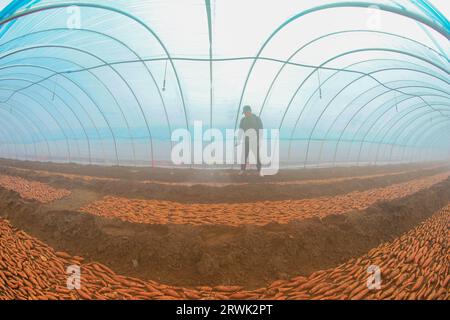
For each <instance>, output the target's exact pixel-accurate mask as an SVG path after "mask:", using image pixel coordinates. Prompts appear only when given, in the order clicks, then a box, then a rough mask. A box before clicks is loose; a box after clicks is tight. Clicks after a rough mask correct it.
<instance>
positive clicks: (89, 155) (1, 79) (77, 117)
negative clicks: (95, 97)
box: [0, 73, 92, 164]
mask: <svg viewBox="0 0 450 320" xmlns="http://www.w3.org/2000/svg"><path fill="white" fill-rule="evenodd" d="M20 75H25V76H28V75H30V74H29V73H12V74H8V76H20ZM2 81H24V82H28V83H30V82H33V81H31V80H28V79H24V78H7V79H4V78H2V77H1V76H0V82H2ZM37 86H39V87H40V88H43V89H45V90H47V91H48V92H50V93H52V94H54V96H55V97H57V98H58V99H59V100H60V101H61V102H62V104H63V105H65V106H66V108H67V109H69V110H70V112H71V113H72V114H73V116H74V117H75V119H76V120H77V121H78V123H79V124H80V127H81V130H82V132H83V134H84V136H85V137H86V142H87V147H88V157H89V164H91V163H92V154H91V141H90V139H89V136H88V134H87V131H86V128H85V126H84V124H83V122H82V121H81V119H80V118H79V116H78V114H77V113H76V112H75V111H74V110H73V109H72V107H70V106H69V104H68V103H67V102H66V101H65V100H64V99H62V98H61V96H60V95H59V94H57V93H56V92H52V90H50V89H49V88H47V87H46V86H44V85H42V84H37ZM42 98H43V99H44V100H45V102H46V99H45V97H44V96H42ZM54 109H55V110H58V108H54ZM58 112H59V110H58ZM61 115H62V118H63V120H64V122H66V124H67V125H68V126H69V129H70V131H71V132H72V135H73V137H74V138H75V139H76V144H77V146H78V148H77V149H78V154H79V156H81V153H80V149H79V143H78V139H77V138H78V137H77V136H76V135H75V131H74V129H73V128H72V126H70V125H69V121H67V119H66V118H65V117H64V116H63V115H64V113H63V112H61Z"/></svg>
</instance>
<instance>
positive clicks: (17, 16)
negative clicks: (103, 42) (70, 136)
mask: <svg viewBox="0 0 450 320" xmlns="http://www.w3.org/2000/svg"><path fill="white" fill-rule="evenodd" d="M71 6H77V7H86V8H93V9H100V10H105V11H110V12H114V13H117V14H119V15H122V16H124V17H126V18H129V19H131V20H133V21H135V22H137V23H138V24H139V25H141V26H142V27H143V28H144V29H146V30H147V32H149V33H150V34H151V35H152V36H153V37H154V38H155V39H156V40H157V42H158V43H159V45H160V46H161V48H162V49H163V51H164V52H165V54H166V55H167V58H168V59H169V62H170V65H171V67H172V69H173V72H174V74H175V78H176V81H177V84H178V90H179V93H180V98H181V101H182V104H183V110H184V115H185V121H186V128H187V129H188V130H189V120H188V112H187V107H186V102H185V98H184V94H183V89H182V87H181V82H180V78H179V75H178V71H177V69H176V67H175V64H174V63H173V59H172V56H171V55H170V53H169V51H168V50H167V47H166V46H165V44H164V43H163V42H162V40H161V38H160V37H159V36H158V35H157V34H156V33H155V32H154V31H153V29H151V28H150V27H149V26H148V25H147V24H146V23H144V22H143V21H142V20H141V19H139V18H137V17H135V16H133V15H131V14H129V13H127V12H125V11H123V10H120V9H117V8H113V7H109V6H105V5H99V4H92V3H79V2H68V3H62V4H52V5H46V6H41V7H35V8H32V9H29V10H27V11H24V12H20V13H18V14H15V15H12V16H10V17H8V18H6V19H4V20H1V21H0V26H2V25H4V24H6V23H8V22H10V21H13V20H16V19H20V18H22V17H25V16H28V15H32V14H35V13H38V12H43V11H48V10H54V9H61V8H67V7H71ZM152 156H153V155H152Z"/></svg>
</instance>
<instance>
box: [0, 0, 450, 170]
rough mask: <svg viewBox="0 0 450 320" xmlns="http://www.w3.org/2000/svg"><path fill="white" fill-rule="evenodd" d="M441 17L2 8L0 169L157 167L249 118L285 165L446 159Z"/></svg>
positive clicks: (411, 7)
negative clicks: (184, 132)
mask: <svg viewBox="0 0 450 320" xmlns="http://www.w3.org/2000/svg"><path fill="white" fill-rule="evenodd" d="M449 6H450V5H449V2H448V1H446V0H435V1H426V0H414V1H401V0H397V1H388V0H385V1H373V2H371V1H328V0H304V1H290V0H281V1H261V0H245V1H242V0H226V1H225V0H206V1H200V0H167V1H161V0H158V1H142V0H140V1H137V0H127V1H125V0H112V1H87V0H86V1H38V0H34V1H24V0H22V1H0V10H1V11H0V21H1V22H0V157H4V158H15V159H23V160H25V159H26V160H40V161H58V162H78V163H99V164H108V165H116V164H120V165H154V166H158V165H170V164H171V163H170V152H171V147H172V143H171V141H170V138H171V133H172V132H173V131H174V130H175V129H178V128H186V129H188V130H192V127H193V124H194V122H195V121H202V122H203V125H204V127H205V129H207V128H218V129H220V130H223V131H225V129H234V128H235V127H236V125H237V124H238V123H239V119H240V118H241V116H242V107H243V106H244V105H250V106H252V108H253V111H254V113H256V114H258V115H260V116H261V119H262V121H263V122H264V126H265V127H266V128H267V129H279V130H280V137H281V143H280V160H281V164H282V165H284V166H307V167H308V166H330V165H354V164H386V163H398V162H413V161H433V160H441V159H448V158H449V155H450V100H449V97H450V90H449V73H448V72H449V60H448V54H449V43H448V38H449V31H450V27H449V22H448V20H447V18H446V14H447V13H448V12H449Z"/></svg>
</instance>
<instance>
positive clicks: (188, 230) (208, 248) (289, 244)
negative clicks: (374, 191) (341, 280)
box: [0, 180, 450, 288]
mask: <svg viewBox="0 0 450 320" xmlns="http://www.w3.org/2000/svg"><path fill="white" fill-rule="evenodd" d="M449 186H450V181H449V180H446V181H445V182H443V183H440V184H438V185H435V186H433V187H432V188H430V189H427V190H422V191H420V192H418V193H416V194H414V195H412V196H409V197H406V198H402V199H397V200H394V201H391V202H389V203H378V204H375V205H373V206H371V207H370V208H368V209H367V210H365V211H361V212H351V213H348V214H343V215H339V216H328V217H326V218H324V219H321V220H320V219H307V220H303V221H299V222H292V223H289V224H286V225H280V224H269V225H266V226H263V227H257V226H241V227H227V226H217V225H210V226H189V225H142V224H133V223H127V222H122V221H118V220H111V219H106V218H102V217H96V216H92V215H89V214H83V213H78V212H72V211H48V210H47V207H45V206H41V205H39V204H38V203H35V202H29V201H24V200H22V199H20V198H19V196H18V195H17V194H15V193H13V192H8V191H5V190H2V191H1V192H0V212H1V216H3V217H6V218H7V219H8V220H9V221H11V223H12V224H13V225H14V226H15V227H18V228H21V229H23V230H25V231H26V232H28V233H30V234H31V235H33V236H35V237H37V238H39V239H41V240H43V241H45V242H46V243H48V244H49V245H51V246H52V247H54V248H55V249H56V250H64V251H67V252H69V253H70V254H72V255H77V256H83V257H85V258H86V260H87V261H99V262H101V263H103V264H106V265H107V266H109V267H111V268H112V269H114V270H115V271H116V272H118V273H120V274H123V275H129V276H135V277H139V278H141V279H152V280H155V281H160V282H163V283H166V284H172V285H181V286H197V285H223V284H225V285H228V284H234V285H241V286H244V287H246V288H256V287H262V286H264V285H266V284H268V283H270V282H272V281H274V280H279V279H290V278H293V277H295V276H299V275H308V274H311V273H312V272H314V271H316V270H321V269H326V268H330V267H334V266H337V265H338V264H340V263H343V262H345V261H346V260H348V259H350V258H353V257H357V256H359V255H361V254H364V253H365V252H367V251H368V250H370V249H372V248H374V247H375V246H377V245H379V244H380V243H382V242H384V241H388V240H391V239H392V238H393V237H396V236H398V235H400V234H401V233H403V232H406V231H408V230H410V229H411V228H413V227H414V226H416V225H417V224H418V223H419V222H421V221H423V220H424V219H425V218H427V217H429V216H430V215H431V214H432V213H433V212H435V211H437V210H438V209H440V208H442V207H444V206H445V205H446V204H447V203H448V202H449V201H450V188H449Z"/></svg>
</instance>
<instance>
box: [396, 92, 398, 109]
mask: <svg viewBox="0 0 450 320" xmlns="http://www.w3.org/2000/svg"><path fill="white" fill-rule="evenodd" d="M395 111H396V112H398V95H397V91H395Z"/></svg>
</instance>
